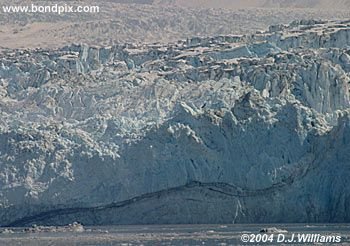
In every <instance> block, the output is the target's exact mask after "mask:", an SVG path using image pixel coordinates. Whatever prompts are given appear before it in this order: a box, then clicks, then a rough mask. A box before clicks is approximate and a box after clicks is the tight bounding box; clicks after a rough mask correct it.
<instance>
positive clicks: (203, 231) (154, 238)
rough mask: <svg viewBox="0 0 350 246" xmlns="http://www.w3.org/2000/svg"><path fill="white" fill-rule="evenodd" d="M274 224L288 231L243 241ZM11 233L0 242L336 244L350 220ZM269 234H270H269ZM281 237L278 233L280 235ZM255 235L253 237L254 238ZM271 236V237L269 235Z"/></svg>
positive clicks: (345, 238) (33, 245)
mask: <svg viewBox="0 0 350 246" xmlns="http://www.w3.org/2000/svg"><path fill="white" fill-rule="evenodd" d="M270 227H276V228H278V229H283V230H286V231H288V232H282V233H280V232H276V233H274V234H273V236H274V238H273V241H272V242H271V241H269V242H266V243H263V242H260V243H257V242H255V243H252V242H250V243H243V242H242V238H241V237H242V235H243V234H247V235H249V238H250V240H251V239H252V236H251V234H258V233H259V232H260V230H261V229H262V228H270ZM11 229H12V230H13V231H14V233H9V234H5V233H2V234H0V245H1V246H3V245H4V246H12V245H25V246H41V245H43V246H48V245H59V246H61V245H62V246H66V245H74V246H78V245H79V246H80V245H84V246H85V245H94V246H107V245H122V246H129V245H130V246H131V245H176V246H178V245H179V246H180V245H181V246H182V245H222V246H224V245H335V244H332V243H318V244H317V243H304V244H298V243H296V242H294V243H293V242H290V243H289V242H284V243H283V242H279V243H278V242H277V236H278V235H279V234H282V235H283V236H285V240H290V239H291V238H292V236H293V234H294V235H297V234H299V233H304V234H310V235H315V236H314V237H316V235H320V236H326V235H334V236H339V237H341V242H340V243H338V244H337V245H350V224H349V225H345V224H336V225H334V224H329V225H320V224H319V225H311V224H310V225H306V224H279V225H135V226H108V227H85V231H84V232H39V233H28V232H24V228H11ZM262 234H263V233H262ZM269 235H270V234H269ZM281 237H282V236H281ZM257 239H259V238H255V239H254V240H255V241H256V240H257ZM270 239H271V237H270Z"/></svg>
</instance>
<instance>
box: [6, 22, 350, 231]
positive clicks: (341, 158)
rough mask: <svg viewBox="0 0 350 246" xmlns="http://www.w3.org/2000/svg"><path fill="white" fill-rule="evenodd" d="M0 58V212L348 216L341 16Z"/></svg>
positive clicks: (349, 59) (123, 216)
mask: <svg viewBox="0 0 350 246" xmlns="http://www.w3.org/2000/svg"><path fill="white" fill-rule="evenodd" d="M0 57H1V58H0V98H1V100H0V109H1V110H0V223H1V224H0V226H28V225H32V224H40V225H65V224H69V223H72V222H73V221H79V222H81V223H82V224H84V225H106V224H148V223H157V224H163V223H278V222H279V223H282V222H283V223H287V222H289V223H293V222H304V223H312V222H315V223H316V222H328V223H330V222H348V221H350V208H349V204H350V186H349V185H348V181H347V180H348V177H349V176H350V114H349V113H350V98H349V81H350V21H316V20H300V21H294V22H292V23H290V24H289V25H275V26H271V27H270V28H269V30H267V31H259V32H256V33H254V34H247V35H221V36H211V37H193V38H188V39H186V40H179V41H177V42H172V43H168V44H160V43H154V44H134V43H127V44H117V45H113V46H103V47H100V46H92V45H87V44H72V45H67V46H64V47H61V48H58V49H40V48H37V49H8V48H7V49H6V48H3V49H1V52H0ZM203 215H205V216H203Z"/></svg>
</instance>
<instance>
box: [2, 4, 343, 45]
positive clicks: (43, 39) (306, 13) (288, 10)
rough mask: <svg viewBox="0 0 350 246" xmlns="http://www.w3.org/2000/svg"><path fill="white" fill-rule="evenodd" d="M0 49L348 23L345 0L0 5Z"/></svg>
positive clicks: (156, 39) (172, 39)
mask: <svg viewBox="0 0 350 246" xmlns="http://www.w3.org/2000/svg"><path fill="white" fill-rule="evenodd" d="M31 3H34V4H37V5H48V4H56V3H57V4H71V5H98V6H100V10H101V11H100V13H94V14H93V13H79V14H78V13H67V14H62V15H58V14H47V13H46V14H42V13H35V14H34V13H31V14H24V13H16V14H5V13H3V12H2V6H4V5H30V4H31ZM0 5H1V6H0V7H1V14H0V47H10V48H35V47H44V48H45V47H46V48H47V47H60V46H63V45H66V44H70V43H87V44H90V45H99V46H100V45H112V44H115V43H126V42H129V43H130V42H133V43H135V42H136V43H140V42H141V43H153V42H175V41H177V40H179V39H185V38H188V37H193V36H215V35H229V34H247V33H254V32H256V31H257V30H265V29H266V28H268V26H269V25H273V24H280V23H290V22H291V21H293V20H296V19H348V18H349V17H350V8H349V5H350V1H345V0H334V1H325V0H294V1H291V0H288V1H287V0H215V1H213V0H212V1H211V0H107V1H23V0H21V1H18V0H11V1H4V0H0Z"/></svg>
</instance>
